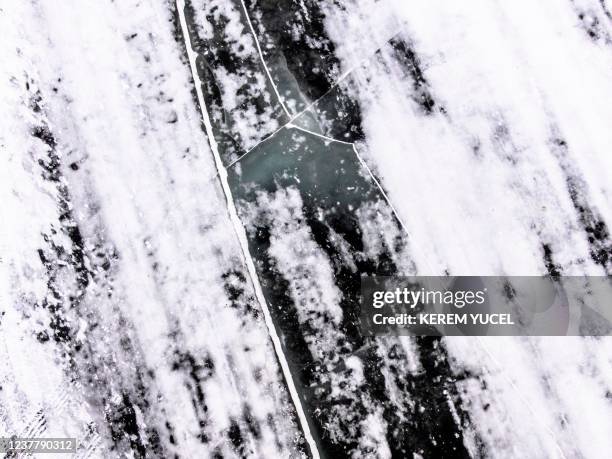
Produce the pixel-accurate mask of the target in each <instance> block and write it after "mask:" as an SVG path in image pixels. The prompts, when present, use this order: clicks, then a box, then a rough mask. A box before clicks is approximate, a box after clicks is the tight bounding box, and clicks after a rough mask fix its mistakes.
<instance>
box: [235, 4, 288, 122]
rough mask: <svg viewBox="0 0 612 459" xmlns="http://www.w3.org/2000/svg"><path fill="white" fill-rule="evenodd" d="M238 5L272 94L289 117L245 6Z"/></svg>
mask: <svg viewBox="0 0 612 459" xmlns="http://www.w3.org/2000/svg"><path fill="white" fill-rule="evenodd" d="M240 3H242V9H243V10H244V15H245V16H246V20H247V23H248V24H249V28H250V29H251V33H252V34H253V40H255V46H256V47H257V52H258V53H259V58H260V59H261V63H262V64H263V66H264V69H265V71H266V75H268V79H269V80H270V84H271V85H272V88H273V89H274V92H275V93H276V97H277V98H278V102H279V103H280V104H281V107H283V110H284V111H285V113H286V115H287V116H289V117H290V116H291V113H289V110H287V107H285V104H284V103H283V99H282V98H281V95H280V93H279V92H278V88H277V87H276V85H275V84H274V80H273V79H272V75H271V74H270V70H269V69H268V66H267V65H266V61H265V59H264V57H263V53H262V51H261V46H259V40H258V39H257V34H255V29H254V28H253V24H252V23H251V18H250V17H249V12H248V10H247V7H246V5H245V4H244V0H240Z"/></svg>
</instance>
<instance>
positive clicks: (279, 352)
mask: <svg viewBox="0 0 612 459" xmlns="http://www.w3.org/2000/svg"><path fill="white" fill-rule="evenodd" d="M176 7H177V10H178V14H179V19H180V23H181V29H182V32H183V40H184V42H185V49H186V51H187V57H188V59H189V66H190V68H191V75H192V78H193V82H194V84H195V90H196V95H197V97H198V103H199V104H200V112H201V114H202V118H203V121H204V127H205V129H206V134H207V137H208V142H209V144H210V148H211V150H212V153H213V156H214V159H215V165H216V167H217V170H218V171H219V178H220V181H221V186H222V188H223V192H224V193H225V199H226V201H227V207H228V212H229V215H230V219H231V221H232V224H233V226H234V231H235V232H236V235H237V237H238V241H239V242H240V248H241V249H242V253H243V255H244V258H245V263H246V265H247V269H248V271H249V275H250V276H251V280H252V282H253V288H254V289H255V295H256V297H257V300H258V301H259V304H260V305H261V309H262V313H263V315H264V320H265V323H266V326H267V328H268V332H269V334H270V338H271V340H272V344H273V346H274V351H275V353H276V357H277V358H278V361H279V363H280V366H281V369H282V372H283V376H284V378H285V382H286V384H287V388H288V390H289V395H290V397H291V400H292V402H293V405H294V406H295V410H296V413H297V416H298V421H299V423H300V427H301V429H302V431H303V433H304V438H305V439H306V442H307V444H308V447H309V449H310V453H311V454H312V456H313V458H314V459H319V457H320V456H319V451H318V449H317V445H316V443H315V441H314V438H313V436H312V434H311V433H310V427H309V425H308V420H307V418H306V414H305V413H304V409H303V407H302V403H301V402H300V397H299V394H298V392H297V389H296V387H295V384H294V382H293V377H292V375H291V370H290V369H289V364H288V363H287V358H286V357H285V354H284V353H283V349H282V345H281V342H280V339H279V337H278V334H277V333H276V328H275V326H274V322H273V321H272V316H271V314H270V310H269V308H268V304H267V302H266V299H265V297H264V294H263V290H262V288H261V284H260V283H259V278H258V277H257V271H256V270H255V264H254V263H253V258H252V257H251V254H250V252H249V243H248V240H247V236H246V231H245V230H244V227H243V226H242V223H241V222H240V219H239V217H238V212H237V211H236V206H235V204H234V199H233V196H232V192H231V189H230V186H229V182H228V180H227V169H226V168H225V167H224V166H223V162H222V160H221V156H220V154H219V149H218V146H217V141H216V140H215V137H214V135H213V128H212V124H211V122H210V117H209V116H208V111H207V109H206V104H205V102H204V94H203V93H202V82H201V80H200V76H199V75H198V71H197V67H196V58H197V55H196V53H195V51H194V50H193V48H192V47H191V38H190V36H189V29H188V28H187V20H186V19H185V0H177V2H176Z"/></svg>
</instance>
